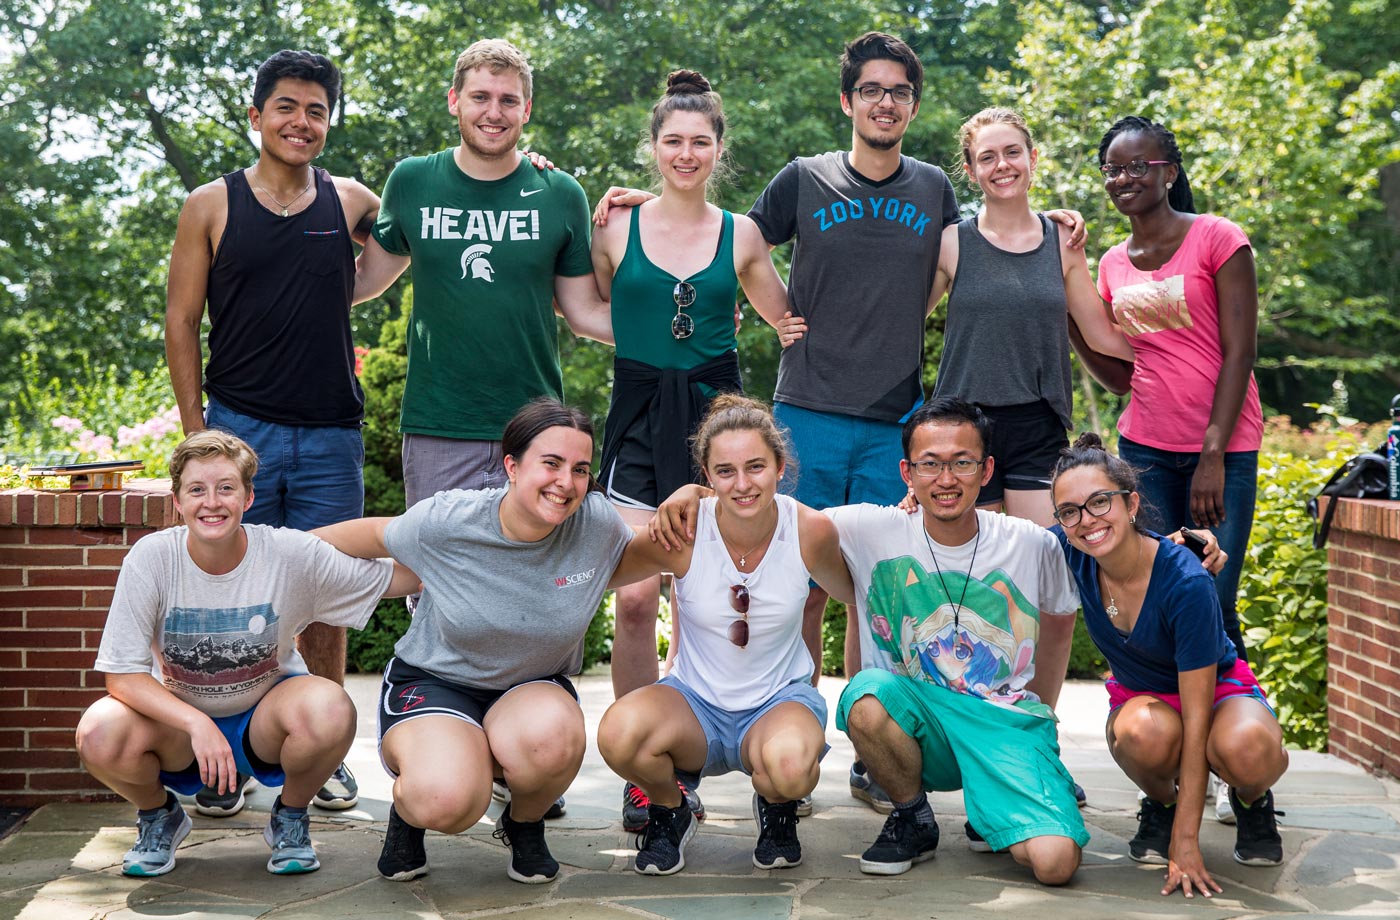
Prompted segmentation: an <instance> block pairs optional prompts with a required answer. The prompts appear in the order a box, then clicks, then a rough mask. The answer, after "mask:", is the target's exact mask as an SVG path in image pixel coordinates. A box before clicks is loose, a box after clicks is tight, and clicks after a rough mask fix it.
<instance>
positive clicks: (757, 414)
mask: <svg viewBox="0 0 1400 920" xmlns="http://www.w3.org/2000/svg"><path fill="white" fill-rule="evenodd" d="M727 431H757V432H758V433H759V435H761V436H762V437H763V442H764V443H765V444H767V445H768V449H769V450H771V451H773V456H774V457H775V458H776V459H777V461H778V463H779V464H780V465H785V464H787V463H788V461H789V459H790V457H791V455H792V448H791V446H790V445H789V444H788V440H787V437H786V435H784V434H783V432H782V430H781V429H779V428H778V423H777V422H776V421H775V420H774V419H773V410H772V409H770V408H768V406H767V405H765V404H764V403H761V402H759V401H758V400H756V399H752V398H750V397H748V396H744V395H743V394H741V393H721V394H720V395H718V396H716V397H715V398H714V399H713V400H712V401H711V402H710V407H709V409H707V410H706V412H705V417H704V418H702V419H701V420H700V425H699V427H697V428H696V429H695V437H694V438H693V439H692V442H691V459H693V460H694V461H695V465H696V466H697V467H699V468H700V469H701V470H702V471H703V470H705V468H706V466H707V464H708V463H709V460H710V444H711V443H712V442H713V441H714V439H715V438H716V437H718V436H719V435H721V434H724V433H725V432H727Z"/></svg>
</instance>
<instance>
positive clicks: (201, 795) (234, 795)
mask: <svg viewBox="0 0 1400 920" xmlns="http://www.w3.org/2000/svg"><path fill="white" fill-rule="evenodd" d="M253 782H254V780H253V778H252V777H251V776H249V775H248V774H247V773H239V774H238V778H237V780H236V781H235V782H234V784H233V788H232V789H230V790H229V791H228V792H225V793H224V794H223V795H219V793H217V792H215V791H214V790H213V789H211V788H209V787H208V786H205V787H204V788H203V789H201V790H199V791H198V792H196V793H195V794H194V810H195V811H197V812H199V813H200V814H201V815H204V816H205V817H209V818H227V817H229V816H230V815H236V814H238V813H239V812H240V811H242V810H243V805H244V804H245V800H244V798H243V791H244V790H245V789H246V788H247V787H249V786H251V785H252V784H253Z"/></svg>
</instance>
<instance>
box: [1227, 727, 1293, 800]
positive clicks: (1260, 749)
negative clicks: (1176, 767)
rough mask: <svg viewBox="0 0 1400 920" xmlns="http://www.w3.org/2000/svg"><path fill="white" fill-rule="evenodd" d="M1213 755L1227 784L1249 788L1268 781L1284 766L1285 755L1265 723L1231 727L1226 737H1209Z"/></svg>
mask: <svg viewBox="0 0 1400 920" xmlns="http://www.w3.org/2000/svg"><path fill="white" fill-rule="evenodd" d="M1212 742H1213V744H1212V747H1213V748H1214V754H1215V756H1216V757H1217V758H1218V759H1219V762H1218V764H1217V766H1218V768H1219V769H1220V770H1221V772H1223V773H1225V774H1227V775H1228V776H1229V777H1230V780H1231V784H1232V785H1236V786H1249V785H1254V784H1256V783H1268V782H1272V780H1273V778H1274V777H1275V775H1276V774H1277V773H1278V772H1281V771H1282V768H1283V766H1284V765H1285V764H1286V763H1287V754H1286V753H1285V752H1284V750H1283V746H1282V745H1281V744H1280V743H1279V738H1278V736H1277V734H1276V733H1275V732H1274V731H1272V730H1271V727H1270V726H1268V725H1266V724H1258V723H1249V724H1245V725H1239V726H1234V727H1233V728H1232V730H1231V731H1230V732H1229V735H1228V737H1221V738H1213V739H1212Z"/></svg>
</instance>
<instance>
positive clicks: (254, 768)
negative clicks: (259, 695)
mask: <svg viewBox="0 0 1400 920" xmlns="http://www.w3.org/2000/svg"><path fill="white" fill-rule="evenodd" d="M257 708H258V707H256V706H254V707H253V708H252V709H245V710H244V711H242V712H239V713H234V714H233V715H231V716H220V717H218V718H216V719H214V724H215V725H217V726H218V727H219V731H221V732H222V733H223V735H224V740H226V741H227V742H228V746H229V747H230V748H232V749H233V763H234V766H235V767H236V768H237V769H238V772H239V773H245V774H250V775H252V776H253V777H254V778H255V779H257V781H258V782H260V783H262V784H263V785H264V786H271V787H273V788H274V789H275V788H276V787H278V786H281V785H282V784H284V783H285V782H286V781H287V774H285V773H283V772H282V767H281V766H280V765H279V764H275V763H267V762H266V761H264V760H259V759H258V755H257V754H254V753H253V743H252V742H251V741H250V740H249V739H248V726H249V725H250V724H251V723H252V721H253V713H254V712H255V711H256V710H257ZM160 781H161V783H162V784H163V785H164V786H166V787H167V788H169V789H174V790H175V791H176V792H178V793H180V794H181V795H194V794H195V793H196V792H198V791H199V790H201V789H203V788H204V780H202V779H200V778H199V761H197V760H196V761H194V762H192V763H191V764H190V765H189V766H188V767H185V769H183V770H177V771H173V772H171V771H167V770H161V771H160Z"/></svg>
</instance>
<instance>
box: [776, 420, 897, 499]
mask: <svg viewBox="0 0 1400 920" xmlns="http://www.w3.org/2000/svg"><path fill="white" fill-rule="evenodd" d="M773 417H774V418H776V419H777V420H778V424H779V425H781V426H782V427H783V428H786V429H787V430H788V438H789V440H790V441H791V442H792V451H793V453H794V454H795V455H796V457H797V464H796V468H795V469H794V466H793V464H788V468H787V471H786V472H785V473H784V475H783V492H784V493H786V494H788V495H791V496H792V497H793V498H795V499H797V500H798V501H800V502H802V504H804V505H806V506H808V507H809V508H816V509H818V510H821V509H824V508H835V507H837V506H838V505H855V504H860V503H861V502H870V503H871V504H875V505H894V504H897V503H898V502H899V500H900V499H902V498H903V497H904V495H905V493H906V492H907V491H908V489H907V488H906V487H905V485H904V480H903V479H901V478H900V475H899V461H900V460H903V459H904V447H903V445H902V444H901V443H900V432H901V431H902V430H903V426H902V425H900V424H899V422H883V421H876V420H873V419H867V418H859V417H857V416H854V415H841V414H839V413H836V412H817V411H814V410H812V409H804V408H802V407H800V406H794V405H792V404H791V403H783V402H779V403H774V404H773Z"/></svg>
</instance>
